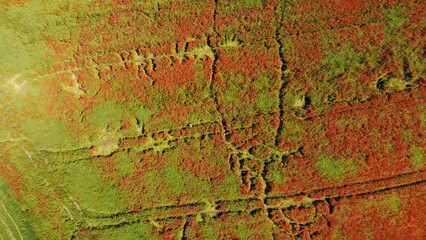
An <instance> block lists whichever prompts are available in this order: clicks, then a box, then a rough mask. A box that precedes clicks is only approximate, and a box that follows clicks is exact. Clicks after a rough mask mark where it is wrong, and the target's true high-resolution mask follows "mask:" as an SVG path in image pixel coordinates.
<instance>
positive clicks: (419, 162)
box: [411, 146, 425, 170]
mask: <svg viewBox="0 0 426 240" xmlns="http://www.w3.org/2000/svg"><path fill="white" fill-rule="evenodd" d="M411 155H412V158H411V162H412V164H413V166H414V167H415V168H416V169H417V170H421V169H422V168H423V167H424V166H425V154H424V149H422V148H420V147H418V146H413V147H411Z"/></svg>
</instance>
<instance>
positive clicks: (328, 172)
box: [316, 156, 358, 180]
mask: <svg viewBox="0 0 426 240" xmlns="http://www.w3.org/2000/svg"><path fill="white" fill-rule="evenodd" d="M316 167H317V169H318V170H319V171H320V172H321V173H322V174H323V175H324V176H325V177H327V178H329V179H332V180H342V179H343V178H344V177H345V176H347V175H348V174H349V175H355V174H356V173H357V172H358V167H357V165H356V162H355V161H354V160H352V159H337V160H336V159H334V158H331V157H324V156H321V157H319V159H318V161H317V164H316Z"/></svg>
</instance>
